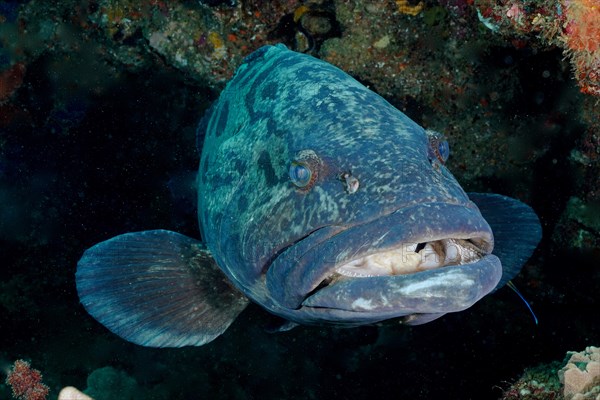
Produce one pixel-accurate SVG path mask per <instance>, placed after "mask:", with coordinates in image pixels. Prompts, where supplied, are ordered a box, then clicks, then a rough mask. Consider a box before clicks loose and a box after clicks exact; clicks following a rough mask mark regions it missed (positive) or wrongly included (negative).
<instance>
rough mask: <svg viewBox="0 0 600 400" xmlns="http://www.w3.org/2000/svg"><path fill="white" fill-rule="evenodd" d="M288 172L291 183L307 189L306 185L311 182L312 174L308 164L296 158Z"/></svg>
mask: <svg viewBox="0 0 600 400" xmlns="http://www.w3.org/2000/svg"><path fill="white" fill-rule="evenodd" d="M289 174H290V180H291V181H292V183H293V184H294V185H296V187H298V188H300V189H305V188H306V189H307V186H308V185H309V184H310V183H311V180H312V175H313V173H312V171H311V170H310V167H309V166H308V165H306V164H305V163H303V162H302V161H297V160H294V161H292V164H291V165H290V170H289Z"/></svg>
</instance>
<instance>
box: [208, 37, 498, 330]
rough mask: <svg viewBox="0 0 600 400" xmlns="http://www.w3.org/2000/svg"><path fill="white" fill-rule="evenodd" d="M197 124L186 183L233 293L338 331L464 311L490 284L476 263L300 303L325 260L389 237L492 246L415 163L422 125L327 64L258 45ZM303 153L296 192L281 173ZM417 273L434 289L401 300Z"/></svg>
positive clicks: (493, 277)
mask: <svg viewBox="0 0 600 400" xmlns="http://www.w3.org/2000/svg"><path fill="white" fill-rule="evenodd" d="M199 130H200V131H201V132H206V137H205V140H204V144H203V149H202V158H201V162H200V173H199V185H198V194H199V196H198V199H199V200H198V210H199V213H198V215H199V220H200V226H201V230H202V236H203V240H204V241H205V242H206V244H207V247H208V248H209V249H210V250H211V252H212V254H213V256H214V257H215V259H216V261H217V263H218V265H219V266H220V267H221V268H222V269H223V271H224V272H225V274H226V275H227V276H228V277H229V278H230V279H231V280H232V282H233V283H234V285H235V286H236V287H238V288H239V289H240V290H241V291H242V292H243V293H244V294H245V295H246V296H248V297H249V298H251V299H252V300H254V301H256V302H258V303H259V304H261V305H262V306H264V307H266V308H267V309H268V310H270V311H271V312H273V313H275V314H278V315H280V316H283V317H285V318H288V319H291V320H293V321H297V322H302V323H327V322H335V323H345V324H350V325H353V324H360V323H367V322H375V321H379V320H383V319H386V318H390V317H397V316H403V315H414V314H429V315H431V316H435V315H438V314H443V313H445V312H451V311H458V310H460V309H464V308H467V307H469V306H470V305H472V303H474V302H475V301H477V300H478V299H479V298H481V297H482V296H483V295H485V294H487V293H488V292H489V291H490V290H492V289H493V287H494V286H495V285H496V283H497V282H498V279H499V276H500V274H501V266H500V262H499V261H498V259H497V258H496V257H495V256H491V255H490V256H487V257H484V260H483V261H482V262H480V263H477V264H479V265H478V266H476V267H474V268H475V269H476V271H475V270H471V271H470V272H469V271H467V269H460V268H455V270H454V271H451V270H450V269H449V268H445V269H443V270H442V271H433V272H431V273H420V274H414V275H406V276H394V277H374V278H358V279H352V280H351V281H350V282H346V283H344V284H340V285H337V286H336V285H333V287H328V288H327V289H330V290H329V292H325V291H324V292H323V295H322V296H320V297H317V296H315V297H313V298H312V299H310V298H309V297H310V295H312V294H313V293H311V291H314V290H315V288H316V287H317V286H318V285H319V283H320V282H321V281H322V280H323V279H325V278H326V277H327V276H328V275H329V274H331V273H332V272H333V270H334V269H335V268H336V266H339V265H341V264H343V263H345V262H347V261H350V260H352V259H355V258H357V257H360V256H363V255H367V254H372V253H374V252H378V251H382V250H385V249H389V248H392V247H394V246H397V245H398V244H399V243H400V242H402V241H409V240H410V241H414V242H421V241H428V240H435V239H440V238H448V237H454V238H475V239H476V240H478V241H479V243H480V244H481V247H482V248H483V250H484V251H485V253H491V251H492V248H493V237H492V234H491V230H490V228H489V226H488V224H487V223H486V222H485V220H484V219H483V218H482V216H481V214H480V213H479V211H478V209H477V207H476V206H475V205H474V204H473V203H471V202H470V201H469V199H468V197H467V195H466V194H465V192H464V191H463V190H462V188H461V187H460V185H459V184H458V182H457V181H456V180H455V179H454V177H453V176H452V174H451V173H450V172H449V171H448V170H447V169H446V168H445V167H444V166H443V165H442V164H441V163H439V162H432V160H430V159H429V158H428V156H427V155H428V145H429V142H428V138H427V136H426V134H425V131H424V130H423V128H422V127H420V126H419V125H417V124H416V123H414V122H413V121H412V120H410V119H409V118H408V117H407V116H405V115H404V114H403V113H401V112H400V111H398V110H397V109H395V108H394V107H392V106H391V105H390V104H389V103H388V102H387V101H385V100H384V99H383V98H382V97H380V96H378V95H377V94H375V93H373V92H372V91H370V90H368V89H367V88H366V87H364V86H363V85H362V84H360V83H359V82H357V81H356V80H354V79H352V78H351V77H350V76H348V75H347V74H346V73H344V72H343V71H341V70H339V69H337V68H335V67H333V66H332V65H330V64H327V63H325V62H322V61H320V60H317V59H315V58H313V57H310V56H307V55H304V54H299V53H295V52H291V51H288V50H287V49H286V48H285V47H283V46H267V47H263V48H261V49H260V50H258V51H257V52H255V53H253V54H252V55H250V56H249V57H248V58H247V60H246V62H245V63H244V64H243V65H242V66H241V67H240V68H239V69H238V71H237V73H236V75H235V77H234V78H233V79H232V80H231V81H230V82H229V84H228V85H227V87H226V88H225V90H224V91H223V93H222V94H221V96H220V98H219V100H218V101H217V102H216V103H215V104H214V105H213V107H212V108H211V110H210V111H209V113H208V114H207V115H206V117H205V118H204V120H203V122H202V123H201V125H200V128H199ZM307 149H310V150H312V151H314V153H315V154H316V155H317V156H318V157H319V159H320V165H319V167H318V171H316V172H317V178H316V181H315V183H314V185H313V186H312V187H311V188H310V189H309V190H302V189H299V188H297V187H296V186H294V184H293V183H292V182H290V178H289V175H288V169H289V167H290V163H291V162H292V161H293V160H294V159H295V158H296V157H297V155H298V153H299V152H300V151H303V150H307ZM342 173H350V174H351V175H352V176H353V177H355V178H357V179H358V181H359V183H360V186H359V189H358V190H357V191H356V193H352V194H351V193H349V192H348V191H347V190H346V188H345V185H344V182H343V180H341V179H340V175H341V174H342ZM477 268H479V269H477ZM427 279H432V280H431V281H428V282H430V283H427V284H424V285H421V286H425V287H428V288H431V287H434V288H435V289H436V291H435V292H433V293H427V294H426V297H428V298H429V299H431V298H432V297H435V299H433V300H430V301H429V302H427V303H424V301H423V300H419V299H417V300H414V299H413V300H411V299H410V295H411V293H412V292H411V291H413V292H414V290H417V289H419V287H420V286H418V284H420V283H421V282H423V281H425V280H427ZM436 279H437V281H436ZM442 281H444V282H442ZM431 282H433V283H431ZM436 282H438V283H439V285H438V284H436ZM432 285H433V286H432ZM436 285H437V286H436ZM463 289H464V290H463ZM461 290H463V292H461ZM451 291H452V295H451V294H450V292H451ZM318 294H319V293H318V291H317V295H318ZM454 294H456V296H454V297H455V298H457V299H458V300H453V298H454V297H453V295H454ZM402 297H404V298H408V300H402ZM436 299H437V300H436ZM415 302H416V303H415Z"/></svg>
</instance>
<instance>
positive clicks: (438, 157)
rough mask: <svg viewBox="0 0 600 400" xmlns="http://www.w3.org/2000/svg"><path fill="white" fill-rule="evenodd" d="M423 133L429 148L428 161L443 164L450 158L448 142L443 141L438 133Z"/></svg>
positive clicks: (428, 131)
mask: <svg viewBox="0 0 600 400" xmlns="http://www.w3.org/2000/svg"><path fill="white" fill-rule="evenodd" d="M425 133H426V134H427V138H428V139H429V146H428V149H427V156H428V158H429V161H431V162H432V163H433V162H436V161H439V162H440V163H442V164H445V163H446V161H448V157H449V156H450V145H449V144H448V141H447V140H445V139H444V135H442V134H441V133H439V132H435V131H432V130H429V129H428V130H426V131H425Z"/></svg>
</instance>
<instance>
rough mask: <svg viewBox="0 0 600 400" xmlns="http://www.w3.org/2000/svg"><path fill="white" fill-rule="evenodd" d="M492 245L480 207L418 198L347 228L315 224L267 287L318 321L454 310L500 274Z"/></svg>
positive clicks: (272, 271)
mask: <svg viewBox="0 0 600 400" xmlns="http://www.w3.org/2000/svg"><path fill="white" fill-rule="evenodd" d="M413 221H414V222H413ZM493 247H494V239H493V235H492V232H491V229H490V227H489V225H488V224H487V222H485V220H484V219H483V218H482V217H481V214H480V213H479V211H478V210H477V209H476V208H473V207H468V206H465V205H461V204H443V203H429V204H418V205H415V206H413V207H407V208H403V209H401V210H398V211H396V212H394V213H392V214H388V215H385V216H382V217H380V218H377V219H374V220H372V221H369V222H367V223H364V224H360V225H355V226H352V227H350V228H347V229H343V230H341V231H340V230H339V228H337V227H324V228H322V229H319V230H317V231H315V232H313V233H312V234H311V235H310V236H308V237H307V238H305V239H304V240H302V241H300V242H298V243H296V244H295V245H293V246H290V247H289V248H288V249H286V250H285V251H284V252H282V253H281V254H279V255H278V257H277V258H276V259H275V260H274V262H273V263H272V265H271V267H270V268H269V269H268V271H267V287H268V290H269V294H270V296H271V298H273V299H275V301H276V302H277V305H278V306H280V307H282V308H285V309H286V312H288V314H287V316H288V317H289V318H292V319H293V317H294V315H296V314H298V315H299V314H302V315H305V316H307V317H306V318H309V317H308V315H310V318H312V319H314V321H319V323H321V322H323V321H327V320H328V318H333V315H336V316H338V317H339V318H343V319H347V320H348V321H359V320H360V321H362V322H365V321H371V322H372V321H377V320H382V319H386V318H392V317H397V316H402V315H409V314H425V313H447V312H453V311H457V310H462V309H465V308H467V307H469V306H471V305H472V304H473V303H474V302H476V301H477V300H478V299H480V298H481V297H482V296H484V295H485V294H487V293H489V292H490V291H491V290H492V289H493V288H494V287H495V286H496V284H497V283H498V281H499V280H500V277H501V275H502V266H501V264H500V261H499V259H498V258H497V257H496V256H493V255H492V254H491V252H492V250H493ZM340 313H341V314H340ZM346 313H354V314H352V316H350V315H348V314H346ZM357 313H358V314H357ZM338 314H339V315H338ZM342 314H344V316H343V317H342ZM359 314H360V315H359ZM336 318H337V317H336Z"/></svg>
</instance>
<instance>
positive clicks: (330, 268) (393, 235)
mask: <svg viewBox="0 0 600 400" xmlns="http://www.w3.org/2000/svg"><path fill="white" fill-rule="evenodd" d="M445 239H463V240H469V241H470V242H471V243H473V244H474V246H476V248H477V249H478V250H479V252H480V255H482V256H483V255H485V254H489V253H491V251H492V249H493V236H492V232H491V229H490V227H489V225H488V224H487V222H485V220H484V219H483V217H481V214H480V213H479V211H478V210H477V209H476V208H475V207H472V206H466V205H464V204H450V203H419V204H415V205H414V206H411V207H406V208H402V209H399V210H397V211H395V212H393V213H391V214H387V215H384V216H382V217H379V218H377V219H374V220H372V221H369V222H366V223H364V224H360V225H355V226H352V227H350V228H346V229H344V228H343V227H339V226H332V227H323V228H321V229H318V230H316V231H315V232H313V233H312V234H311V235H308V236H307V237H306V238H305V239H304V240H303V241H302V242H300V243H297V244H295V245H293V246H290V248H289V249H287V250H286V251H285V252H283V253H281V254H280V255H279V256H278V257H277V258H276V259H275V260H273V263H272V265H271V267H270V268H269V270H268V271H267V285H268V286H269V289H270V291H271V293H272V295H273V296H275V297H277V300H278V302H279V303H280V304H282V305H284V306H285V307H287V308H289V309H298V308H300V307H302V306H303V303H305V300H307V299H309V298H311V297H312V296H313V295H314V294H315V293H318V291H319V290H321V288H322V286H324V285H327V284H328V283H330V282H327V281H328V279H330V278H331V277H332V276H334V275H335V274H336V273H339V272H340V271H338V270H339V269H340V268H341V267H342V266H346V265H348V263H349V262H351V261H352V260H357V259H360V258H362V257H365V256H368V255H372V254H377V253H382V252H385V251H390V250H391V249H397V248H398V247H399V246H402V245H404V244H406V243H431V242H434V241H437V240H445ZM418 274H419V273H417V274H411V275H418ZM386 278H388V279H389V277H386ZM357 279H358V278H357ZM360 279H365V278H360ZM394 279H396V280H400V279H402V276H400V277H399V278H397V277H394ZM411 279H412V280H414V279H418V278H417V277H416V276H415V277H412V278H411ZM423 279H426V278H425V277H423ZM333 286H335V284H334V285H333ZM309 303H310V302H309Z"/></svg>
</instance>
